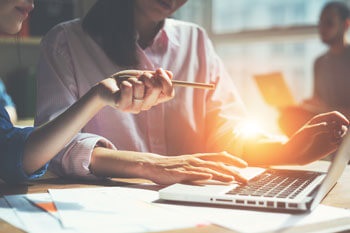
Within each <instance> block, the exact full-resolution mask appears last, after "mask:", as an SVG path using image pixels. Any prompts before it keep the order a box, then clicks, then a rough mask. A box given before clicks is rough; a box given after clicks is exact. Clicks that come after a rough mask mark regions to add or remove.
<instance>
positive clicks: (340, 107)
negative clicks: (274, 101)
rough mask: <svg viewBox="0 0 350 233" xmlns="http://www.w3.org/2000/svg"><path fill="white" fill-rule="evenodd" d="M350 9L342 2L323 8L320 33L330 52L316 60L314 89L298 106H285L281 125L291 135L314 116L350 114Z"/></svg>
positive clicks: (319, 25)
mask: <svg viewBox="0 0 350 233" xmlns="http://www.w3.org/2000/svg"><path fill="white" fill-rule="evenodd" d="M349 26H350V10H349V7H348V6H347V5H346V4H345V3H343V2H330V3H328V4H326V5H325V6H324V8H323V10H322V13H321V16H320V21H319V24H318V29H319V35H320V38H321V40H322V42H323V43H324V44H326V45H327V46H328V51H327V52H326V53H325V54H323V55H321V56H320V57H318V58H317V59H316V61H315V63H314V92H313V96H312V97H311V98H310V99H307V100H305V101H304V102H303V103H302V104H301V105H299V106H290V107H286V108H284V109H282V111H281V117H280V126H281V128H282V130H283V131H284V133H286V135H288V136H291V135H292V134H293V133H295V132H296V131H297V130H298V129H299V128H300V127H301V126H302V125H303V124H305V123H306V122H307V121H308V120H310V119H311V118H312V117H313V116H315V115H317V114H320V113H324V112H329V111H339V112H341V113H342V114H344V115H345V116H346V117H347V118H349V117H350V97H349V87H350V46H349V44H348V42H347V41H346V33H347V31H348V29H349Z"/></svg>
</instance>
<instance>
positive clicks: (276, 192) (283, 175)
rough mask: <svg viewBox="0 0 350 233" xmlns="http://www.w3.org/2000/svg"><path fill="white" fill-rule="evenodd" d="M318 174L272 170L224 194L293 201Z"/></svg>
mask: <svg viewBox="0 0 350 233" xmlns="http://www.w3.org/2000/svg"><path fill="white" fill-rule="evenodd" d="M316 177H318V174H317V173H316V174H315V173H313V172H305V171H298V172H296V171H288V170H272V171H267V172H265V173H263V174H261V175H260V176H258V177H256V178H254V179H253V180H251V181H249V183H248V184H243V185H240V186H238V187H236V188H234V189H232V190H230V191H229V192H227V193H226V194H229V195H241V196H256V197H277V198H288V199H294V198H295V197H296V196H297V195H298V194H299V193H300V192H301V191H303V190H304V189H305V188H306V187H307V186H308V185H309V184H310V183H311V182H312V181H313V180H314V179H315V178H316Z"/></svg>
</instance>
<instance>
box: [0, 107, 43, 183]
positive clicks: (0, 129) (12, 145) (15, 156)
mask: <svg viewBox="0 0 350 233" xmlns="http://www.w3.org/2000/svg"><path fill="white" fill-rule="evenodd" d="M32 131H33V128H32V127H27V128H23V129H20V128H16V127H13V125H12V123H11V121H10V118H9V116H8V114H7V112H6V110H5V109H4V108H3V107H1V106H0V178H1V179H2V180H4V181H6V182H8V183H19V182H21V181H25V180H28V179H34V178H37V177H39V176H41V175H43V174H44V173H45V171H46V168H47V166H48V165H47V164H46V165H45V166H44V167H42V168H41V169H39V170H38V171H37V172H35V173H34V174H32V175H27V174H25V172H24V171H23V168H22V155H23V149H24V143H25V141H26V140H27V138H28V136H29V135H30V133H31V132H32Z"/></svg>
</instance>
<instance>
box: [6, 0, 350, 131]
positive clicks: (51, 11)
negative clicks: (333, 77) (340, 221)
mask: <svg viewBox="0 0 350 233" xmlns="http://www.w3.org/2000/svg"><path fill="white" fill-rule="evenodd" d="M94 2H95V0H36V9H35V10H34V11H33V12H32V14H31V16H30V18H29V20H28V22H27V23H26V25H25V27H24V28H23V30H22V32H21V36H19V37H17V38H9V37H6V36H1V37H0V51H1V52H0V77H2V78H3V80H4V81H5V83H6V86H7V89H8V92H9V94H10V95H11V96H12V97H13V99H14V102H15V104H16V106H17V111H18V115H19V118H20V119H31V118H33V116H34V109H35V69H36V65H37V62H38V58H39V43H40V39H41V37H42V36H43V35H45V33H46V32H47V31H48V30H49V29H50V28H51V27H52V26H54V25H55V24H57V23H59V22H62V21H66V20H70V19H73V18H76V17H83V16H84V15H85V14H86V12H87V11H88V9H89V7H91V5H92V4H93V3H94ZM327 2H329V0H307V1H305V0H283V1H281V0H189V1H188V2H187V3H186V5H184V6H183V7H182V8H181V9H180V10H179V11H178V12H176V13H175V15H173V17H174V18H176V19H181V20H185V21H190V22H194V23H196V24H199V25H200V26H202V27H203V28H205V29H206V31H207V33H208V35H209V37H210V38H211V40H212V42H213V44H214V47H215V48H216V51H217V53H218V54H219V56H220V57H221V58H222V60H223V62H224V64H225V66H226V69H227V71H228V72H229V74H230V75H231V77H232V79H234V81H235V83H236V86H237V88H238V90H239V91H240V94H241V96H242V98H243V101H244V102H245V104H246V106H247V109H248V112H249V114H250V115H251V116H252V118H254V119H255V120H256V121H257V122H259V124H260V125H261V126H262V127H263V128H265V129H266V130H268V131H270V132H272V133H278V132H280V131H279V128H278V126H277V123H276V120H277V112H276V110H275V109H274V108H272V107H270V106H268V105H267V104H266V103H265V102H264V100H263V98H262V96H261V94H260V92H259V90H258V88H257V86H256V84H255V82H254V79H253V76H254V75H256V74H265V73H272V72H280V73H281V74H282V75H283V77H284V79H285V80H286V82H287V85H288V87H289V88H290V90H291V92H292V94H293V97H294V99H295V100H296V101H297V102H301V101H302V100H304V99H306V98H308V97H310V96H311V95H312V91H313V90H312V87H313V63H314V60H315V59H316V57H318V56H319V55H320V54H322V53H324V52H325V49H326V47H325V46H324V45H323V44H322V43H321V42H320V40H319V37H318V32H317V23H318V20H319V15H320V11H321V9H322V7H323V6H324V5H325V4H326V3H327ZM343 2H345V3H347V4H348V5H350V0H343ZM13 51H16V53H14V52H13ZM19 82H20V83H23V85H20V88H18V86H19V85H16V88H14V84H15V83H19Z"/></svg>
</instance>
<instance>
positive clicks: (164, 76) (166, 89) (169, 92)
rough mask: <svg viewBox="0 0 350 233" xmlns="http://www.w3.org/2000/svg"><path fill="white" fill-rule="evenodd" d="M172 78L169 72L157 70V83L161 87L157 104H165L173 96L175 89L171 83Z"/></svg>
mask: <svg viewBox="0 0 350 233" xmlns="http://www.w3.org/2000/svg"><path fill="white" fill-rule="evenodd" d="M172 76H173V75H172V73H171V72H170V71H167V72H165V71H164V70H163V69H162V68H159V69H157V71H156V77H157V81H159V82H160V83H161V85H162V92H161V94H162V95H161V96H160V97H159V98H158V103H163V102H166V101H168V100H170V99H172V98H173V97H174V96H175V89H174V86H173V84H172V82H171V78H172Z"/></svg>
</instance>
